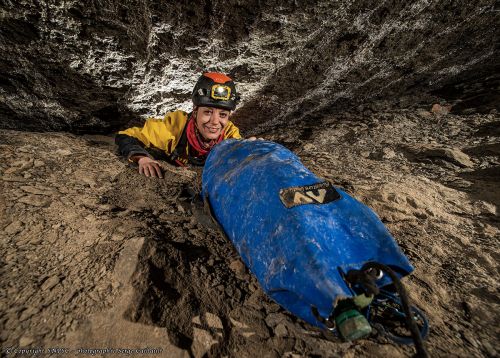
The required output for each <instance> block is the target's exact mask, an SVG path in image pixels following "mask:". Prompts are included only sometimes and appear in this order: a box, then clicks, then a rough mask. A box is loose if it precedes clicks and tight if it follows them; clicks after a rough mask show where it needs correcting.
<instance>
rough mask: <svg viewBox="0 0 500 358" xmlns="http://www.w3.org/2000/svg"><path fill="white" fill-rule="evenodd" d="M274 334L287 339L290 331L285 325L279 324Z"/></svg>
mask: <svg viewBox="0 0 500 358" xmlns="http://www.w3.org/2000/svg"><path fill="white" fill-rule="evenodd" d="M273 332H274V334H275V335H276V336H277V337H286V336H288V329H287V328H286V326H285V325H284V324H283V323H280V324H278V325H277V326H276V327H275V328H274V330H273Z"/></svg>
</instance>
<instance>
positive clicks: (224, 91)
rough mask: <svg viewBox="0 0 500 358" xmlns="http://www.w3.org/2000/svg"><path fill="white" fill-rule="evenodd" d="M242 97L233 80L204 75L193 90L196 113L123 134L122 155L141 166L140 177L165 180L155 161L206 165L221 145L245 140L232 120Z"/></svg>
mask: <svg viewBox="0 0 500 358" xmlns="http://www.w3.org/2000/svg"><path fill="white" fill-rule="evenodd" d="M238 98H239V97H238V95H237V93H236V87H235V84H234V82H233V80H232V79H231V78H230V77H228V76H226V75H224V74H222V73H218V72H208V73H204V74H203V75H202V76H201V77H200V78H199V79H198V82H197V83H196V85H195V87H194V89H193V95H192V99H193V112H191V113H186V112H183V111H174V112H169V113H167V114H166V115H165V117H164V118H163V119H154V118H151V119H148V120H147V121H146V123H145V124H144V126H143V127H133V128H129V129H126V130H124V131H120V132H119V133H118V134H117V136H116V139H115V142H116V144H118V146H119V151H120V153H121V154H122V155H124V156H126V157H127V159H128V160H129V161H130V162H134V163H137V164H138V165H139V173H141V174H144V175H146V176H151V177H160V178H161V177H162V171H161V168H160V164H159V163H158V162H157V161H156V160H155V159H166V160H168V161H170V162H171V163H173V164H176V165H180V166H185V165H187V164H192V165H203V164H204V162H205V158H206V156H207V154H208V153H209V152H210V150H211V149H212V147H213V146H214V145H216V144H217V143H219V142H221V141H223V140H224V139H228V138H236V139H239V138H241V136H240V132H239V130H238V128H237V127H236V126H235V125H234V124H233V123H232V122H231V121H230V120H229V118H230V116H231V113H232V111H233V110H234V109H235V108H236V104H237V102H238Z"/></svg>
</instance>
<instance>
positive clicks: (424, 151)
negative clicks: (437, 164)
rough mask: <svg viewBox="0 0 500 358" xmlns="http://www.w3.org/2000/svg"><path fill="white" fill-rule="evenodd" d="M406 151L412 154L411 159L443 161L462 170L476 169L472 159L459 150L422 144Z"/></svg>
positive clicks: (410, 147)
mask: <svg viewBox="0 0 500 358" xmlns="http://www.w3.org/2000/svg"><path fill="white" fill-rule="evenodd" d="M406 149H407V150H408V152H409V154H410V159H417V160H424V159H431V160H432V159H441V160H444V161H447V162H450V163H452V164H454V165H457V166H459V167H462V168H472V167H474V163H473V162H472V161H471V159H470V157H469V156H468V155H467V154H465V153H464V152H462V151H461V150H460V149H458V148H454V147H442V146H437V145H433V144H421V145H413V146H407V147H406Z"/></svg>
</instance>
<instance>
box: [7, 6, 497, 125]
mask: <svg viewBox="0 0 500 358" xmlns="http://www.w3.org/2000/svg"><path fill="white" fill-rule="evenodd" d="M499 14H500V12H499V9H498V2H496V1H495V0H472V1H465V0H460V1H442V0H430V1H429V0H418V1H412V2H408V1H369V0H363V1H347V0H343V1H335V2H331V1H326V0H322V1H310V0H296V1H281V0H272V1H265V2H263V1H258V0H246V1H227V0H226V1H219V0H215V1H201V2H197V3H195V4H194V3H192V2H180V1H177V2H160V3H158V2H156V1H149V0H144V1H125V2H124V1H117V0H90V1H86V2H81V1H76V0H69V1H47V0H40V1H27V0H19V1H11V0H5V1H2V2H1V4H0V51H1V52H2V58H1V60H0V98H1V100H0V128H8V129H20V130H37V131H46V130H63V131H70V132H73V133H82V132H95V133H103V132H110V131H112V130H116V129H117V128H119V127H121V126H124V125H125V124H126V123H127V122H129V121H130V120H133V119H137V118H140V117H145V116H162V115H163V114H164V113H165V112H166V111H168V110H173V109H177V108H180V109H184V110H189V108H190V100H189V98H190V91H191V89H192V87H193V84H194V82H195V81H196V78H197V76H198V75H199V73H200V72H201V71H202V70H219V71H223V72H226V73H229V74H230V75H232V76H233V77H234V78H235V79H236V80H237V81H238V84H239V89H240V91H241V92H242V94H243V105H242V106H241V108H240V109H239V111H238V113H237V114H236V120H237V122H238V123H239V124H240V126H242V127H244V128H246V129H250V128H255V126H256V124H260V125H262V126H269V125H270V123H275V124H276V123H279V122H282V121H284V120H286V121H290V120H296V121H298V120H308V121H314V120H315V119H316V118H318V116H320V115H324V114H325V113H332V112H336V111H338V110H339V109H345V108H346V107H347V108H352V107H353V106H354V107H359V106H360V105H361V104H362V105H361V107H360V111H361V112H363V111H366V110H374V111H377V110H380V109H384V108H390V107H394V106H396V107H403V108H405V107H408V106H413V105H414V104H415V102H419V101H423V102H425V101H427V102H426V103H430V102H429V98H435V97H436V96H439V97H440V98H444V99H445V100H447V101H448V102H450V103H451V104H455V106H454V107H453V108H455V110H456V111H459V112H464V111H469V112H471V113H474V112H477V111H480V112H481V111H482V112H485V111H486V112H487V111H489V109H491V108H492V107H493V106H497V107H498V103H499V95H498V83H499V77H498V73H499V72H500V71H499V67H498V64H499V63H500V61H499V60H500V58H499V52H498V49H497V47H496V44H497V41H498V26H497V24H498V22H499ZM452 110H453V109H452Z"/></svg>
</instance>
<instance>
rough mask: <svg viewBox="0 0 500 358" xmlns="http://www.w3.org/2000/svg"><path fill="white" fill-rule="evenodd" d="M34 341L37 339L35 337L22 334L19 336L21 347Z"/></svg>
mask: <svg viewBox="0 0 500 358" xmlns="http://www.w3.org/2000/svg"><path fill="white" fill-rule="evenodd" d="M34 341H35V339H34V338H33V337H30V336H22V337H21V338H19V347H27V346H29V345H31V344H32V343H33V342H34Z"/></svg>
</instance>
